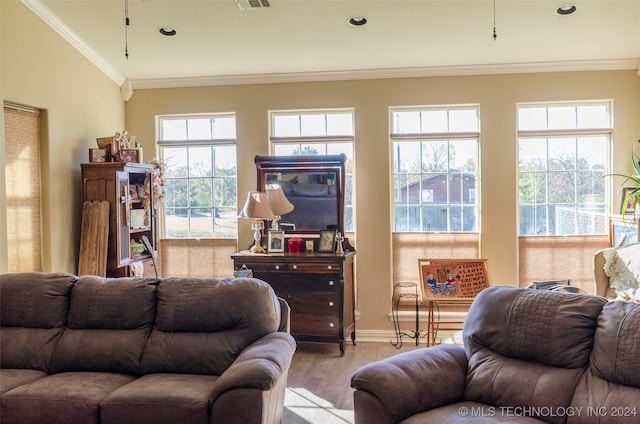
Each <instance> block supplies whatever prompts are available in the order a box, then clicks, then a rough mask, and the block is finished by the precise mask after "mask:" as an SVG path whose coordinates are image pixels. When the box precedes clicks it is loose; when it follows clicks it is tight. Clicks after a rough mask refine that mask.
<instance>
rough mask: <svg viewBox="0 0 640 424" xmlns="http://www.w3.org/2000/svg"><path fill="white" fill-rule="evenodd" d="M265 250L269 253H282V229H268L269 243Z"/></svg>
mask: <svg viewBox="0 0 640 424" xmlns="http://www.w3.org/2000/svg"><path fill="white" fill-rule="evenodd" d="M267 251H268V252H269V253H284V231H281V230H270V231H269V245H268V248H267Z"/></svg>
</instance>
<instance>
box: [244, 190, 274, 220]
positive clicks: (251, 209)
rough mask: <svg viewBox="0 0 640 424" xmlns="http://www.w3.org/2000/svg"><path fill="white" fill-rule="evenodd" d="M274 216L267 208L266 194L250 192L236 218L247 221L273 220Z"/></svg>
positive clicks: (267, 199)
mask: <svg viewBox="0 0 640 424" xmlns="http://www.w3.org/2000/svg"><path fill="white" fill-rule="evenodd" d="M275 217H276V215H275V214H274V213H273V211H272V210H271V208H270V207H269V198H268V197H267V193H264V192H261V191H250V192H249V193H248V194H247V201H246V202H245V204H244V207H243V208H242V211H241V212H240V215H238V218H247V219H274V218H275Z"/></svg>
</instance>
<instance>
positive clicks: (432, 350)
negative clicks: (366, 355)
mask: <svg viewBox="0 0 640 424" xmlns="http://www.w3.org/2000/svg"><path fill="white" fill-rule="evenodd" d="M466 371H467V357H466V355H465V352H464V349H463V348H462V347H461V346H456V345H438V346H433V347H429V348H425V349H418V350H414V351H411V352H405V353H401V354H398V355H395V356H392V357H390V358H386V359H383V360H381V361H377V362H373V363H371V364H368V365H365V366H364V367H362V368H360V369H359V370H357V371H356V372H355V373H354V374H353V375H352V376H351V387H352V388H354V389H356V392H355V393H354V410H355V417H356V422H357V423H364V422H367V423H387V422H389V423H391V422H398V421H401V420H402V419H404V418H406V417H408V416H411V415H414V414H416V413H418V412H420V411H425V410H428V409H433V408H437V407H439V406H442V405H447V404H450V403H455V402H459V401H461V400H462V397H463V394H464V388H465V380H466Z"/></svg>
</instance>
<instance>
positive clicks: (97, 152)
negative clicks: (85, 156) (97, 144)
mask: <svg viewBox="0 0 640 424" xmlns="http://www.w3.org/2000/svg"><path fill="white" fill-rule="evenodd" d="M110 156H111V154H110V149H109V148H104V149H89V162H109V161H110V159H111V157H110Z"/></svg>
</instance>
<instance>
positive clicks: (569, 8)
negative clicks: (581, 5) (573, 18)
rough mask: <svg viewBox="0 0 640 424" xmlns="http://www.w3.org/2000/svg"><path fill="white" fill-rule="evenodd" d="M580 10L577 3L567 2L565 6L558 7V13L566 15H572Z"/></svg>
mask: <svg viewBox="0 0 640 424" xmlns="http://www.w3.org/2000/svg"><path fill="white" fill-rule="evenodd" d="M577 11H578V7H577V6H576V5H575V4H565V5H564V6H560V7H558V8H557V9H556V14H558V15H561V16H565V15H571V14H572V13H575V12H577Z"/></svg>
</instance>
